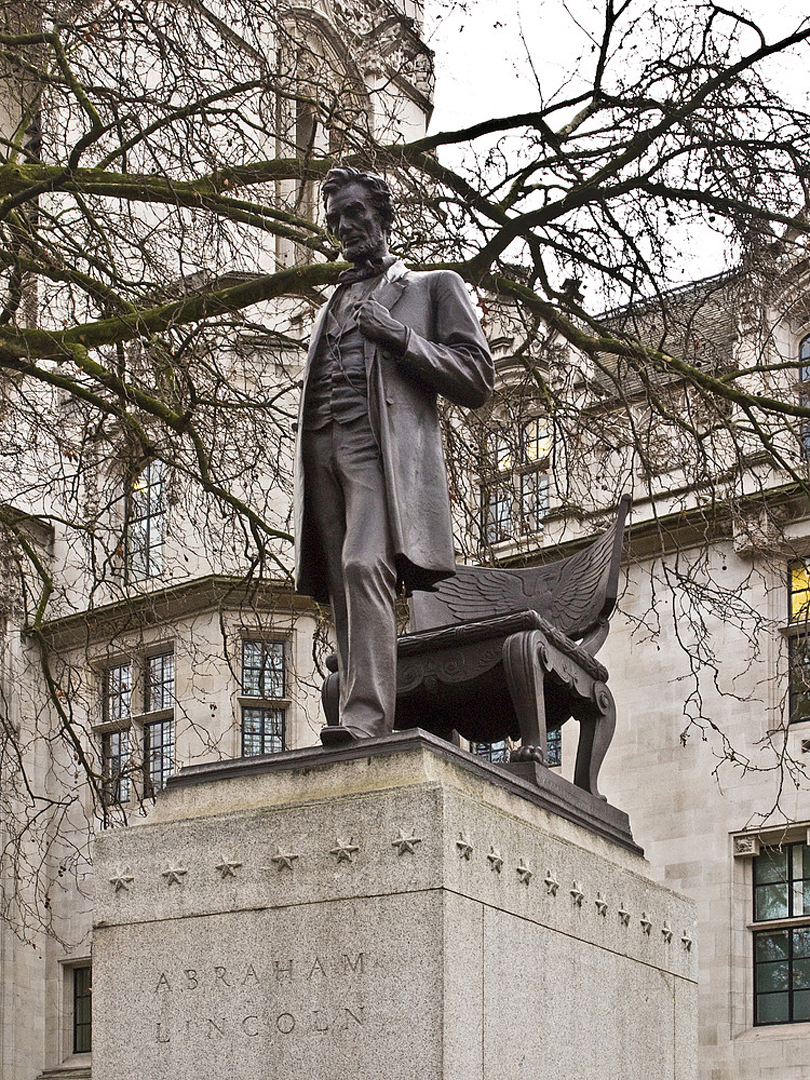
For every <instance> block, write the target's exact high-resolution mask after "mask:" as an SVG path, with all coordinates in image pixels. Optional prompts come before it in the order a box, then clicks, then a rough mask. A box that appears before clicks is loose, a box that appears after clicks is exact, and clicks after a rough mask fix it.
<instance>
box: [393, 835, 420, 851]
mask: <svg viewBox="0 0 810 1080" xmlns="http://www.w3.org/2000/svg"><path fill="white" fill-rule="evenodd" d="M421 843H422V838H421V836H406V835H405V830H404V829H400V830H399V836H398V837H397V838H396V840H392V841H391V847H395V848H396V849H397V855H404V854H405V852H406V851H408V852H410V854H411V855H415V854H416V845H417V844H421Z"/></svg>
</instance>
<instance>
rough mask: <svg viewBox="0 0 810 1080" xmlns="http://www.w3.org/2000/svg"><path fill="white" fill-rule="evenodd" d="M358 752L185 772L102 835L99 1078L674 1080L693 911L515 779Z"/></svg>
mask: <svg viewBox="0 0 810 1080" xmlns="http://www.w3.org/2000/svg"><path fill="white" fill-rule="evenodd" d="M374 742H375V743H377V742H379V743H385V744H386V746H385V748H384V750H383V751H380V752H375V748H374V747H373V746H371V745H367V747H366V749H365V753H363V754H361V755H353V756H349V757H339V756H338V755H337V754H334V753H332V754H330V753H329V752H327V751H320V750H315V751H302V752H297V753H292V754H285V755H282V756H279V757H278V758H276V759H273V758H267V759H264V760H263V761H262V762H257V761H252V762H250V768H241V769H240V768H239V766H240V765H241V764H242V763H224V764H222V765H220V766H212V767H205V768H204V769H202V770H199V769H198V770H187V771H186V772H185V773H184V774H181V777H180V778H179V780H178V782H176V783H174V784H173V785H172V786H171V788H170V790H169V791H168V792H167V793H165V795H164V797H163V798H162V799H161V800H159V802H158V805H157V807H156V809H155V812H154V813H153V814H152V816H151V817H150V818H149V819H148V821H146V822H145V823H143V824H140V825H136V826H133V827H130V828H128V829H119V830H115V831H111V832H108V833H105V834H104V835H102V836H101V837H99V839H98V841H97V845H96V855H95V878H96V890H97V895H96V904H95V911H96V927H95V936H94V945H93V968H94V972H93V996H94V1019H93V1077H94V1080H143V1078H144V1077H149V1080H170V1078H171V1080H225V1078H228V1080H259V1078H261V1080H282V1078H284V1080H346V1078H348V1077H351V1078H353V1080H382V1078H383V1077H384V1078H385V1080H518V1078H520V1080H525V1078H526V1077H531V1078H532V1080H545V1078H552V1077H553V1078H554V1080H559V1078H560V1077H563V1076H564V1077H565V1078H566V1080H597V1078H598V1080H651V1078H655V1080H669V1078H672V1080H694V1076H695V1068H696V1066H695V1060H696V1038H695V1020H696V1017H695V1008H696V971H697V958H696V951H695V945H694V943H693V942H694V937H695V932H694V912H693V909H692V905H691V903H690V902H688V901H686V900H685V899H683V898H682V897H679V896H677V895H675V894H674V893H672V892H670V891H668V890H666V889H664V888H662V887H660V886H658V885H656V884H654V883H653V882H651V881H650V879H649V877H648V875H647V872H646V863H645V862H644V859H643V858H642V856H641V855H640V854H639V853H638V851H637V850H634V849H633V847H632V844H631V843H629V844H628V843H620V842H618V841H616V840H615V839H610V838H608V837H606V836H603V835H600V834H598V833H597V832H594V831H592V830H590V829H587V828H585V827H584V826H582V825H581V824H578V823H576V822H575V821H573V820H571V819H570V817H562V816H560V815H558V814H555V813H554V812H552V811H551V810H549V809H547V808H546V807H544V806H543V805H540V803H539V802H538V801H537V800H532V799H530V798H528V797H526V796H525V795H524V794H523V792H522V787H521V785H522V784H523V781H519V780H518V781H516V780H514V779H510V778H509V777H508V776H507V775H506V774H504V773H503V772H502V771H501V770H497V769H495V768H492V767H489V766H485V767H484V768H483V769H482V768H481V763H480V762H478V761H477V760H476V759H473V758H472V757H471V756H470V755H468V754H466V753H464V752H463V751H460V750H458V749H455V748H452V747H450V748H449V749H446V748H445V747H446V744H442V746H441V747H437V746H436V745H435V743H436V742H438V741H437V740H433V739H432V738H431V737H424V736H421V735H420V734H416V733H404V734H399V735H395V736H392V737H391V739H390V740H374ZM281 758H283V760H281ZM541 801H542V800H541Z"/></svg>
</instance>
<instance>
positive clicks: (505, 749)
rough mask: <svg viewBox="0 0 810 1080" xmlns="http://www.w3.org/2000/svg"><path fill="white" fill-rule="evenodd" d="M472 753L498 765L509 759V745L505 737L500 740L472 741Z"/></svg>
mask: <svg viewBox="0 0 810 1080" xmlns="http://www.w3.org/2000/svg"><path fill="white" fill-rule="evenodd" d="M470 753H471V754H476V755H477V756H478V757H480V758H483V759H484V761H491V762H493V763H494V764H496V765H497V764H500V763H501V762H508V761H509V746H508V744H507V742H506V740H505V739H502V740H501V741H500V742H471V743H470Z"/></svg>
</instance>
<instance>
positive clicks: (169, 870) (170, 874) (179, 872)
mask: <svg viewBox="0 0 810 1080" xmlns="http://www.w3.org/2000/svg"><path fill="white" fill-rule="evenodd" d="M187 873H188V870H186V869H184V868H183V867H182V866H176V867H175V866H167V867H166V869H165V870H163V871H162V873H161V876H162V877H165V878H166V881H167V882H168V884H169V885H182V884H183V875H184V874H187Z"/></svg>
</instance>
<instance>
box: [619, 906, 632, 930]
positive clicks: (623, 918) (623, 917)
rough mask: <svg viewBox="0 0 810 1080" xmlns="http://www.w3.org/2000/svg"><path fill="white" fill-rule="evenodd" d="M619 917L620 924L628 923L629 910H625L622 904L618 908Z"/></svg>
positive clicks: (626, 924) (625, 924) (627, 924)
mask: <svg viewBox="0 0 810 1080" xmlns="http://www.w3.org/2000/svg"><path fill="white" fill-rule="evenodd" d="M619 918H620V919H621V923H622V926H629V925H630V912H629V911H628V910H627V908H626V907H625V906H624V904H622V906H621V907H620V908H619Z"/></svg>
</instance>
